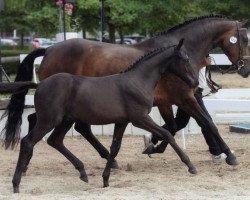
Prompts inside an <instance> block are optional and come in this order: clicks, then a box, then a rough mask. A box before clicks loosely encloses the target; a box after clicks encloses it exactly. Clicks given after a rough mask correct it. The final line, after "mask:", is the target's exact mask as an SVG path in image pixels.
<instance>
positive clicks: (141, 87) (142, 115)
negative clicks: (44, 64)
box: [0, 40, 198, 192]
mask: <svg viewBox="0 0 250 200" xmlns="http://www.w3.org/2000/svg"><path fill="white" fill-rule="evenodd" d="M182 43H183V40H181V41H180V43H179V44H178V46H170V47H163V48H160V49H156V50H154V51H152V52H150V53H148V54H146V55H145V56H143V57H142V58H141V59H139V60H138V61H137V62H135V63H134V64H133V65H131V66H130V67H129V68H128V69H127V70H126V71H124V72H122V73H120V74H115V75H110V76H104V77H84V76H77V75H72V74H69V73H58V74H55V75H53V76H50V77H49V78H47V79H45V80H43V81H42V82H41V83H40V84H39V85H38V87H37V89H36V93H35V109H36V116H37V121H36V124H35V127H34V128H33V129H32V130H31V131H30V132H29V133H28V135H26V136H25V137H24V138H23V139H22V140H21V146H20V153H19V158H18V163H17V166H16V171H15V174H14V177H13V181H12V182H13V188H14V192H19V184H20V181H21V174H22V172H24V171H25V169H26V165H28V163H29V161H30V159H31V157H32V154H33V148H34V145H35V144H36V143H37V142H38V141H40V140H41V139H42V138H43V137H44V136H45V135H46V134H47V133H48V132H49V131H51V130H52V129H54V131H53V133H52V134H51V136H50V137H49V138H48V144H50V145H52V146H54V147H55V148H57V149H58V150H59V151H61V150H62V148H64V150H65V147H63V146H58V147H57V146H55V144H56V143H57V142H59V144H61V142H62V141H60V140H61V139H62V138H60V134H62V135H65V134H66V132H67V131H68V130H69V129H70V127H71V126H72V124H73V123H74V122H81V123H86V124H95V125H103V124H110V123H115V128H114V135H113V141H112V144H111V147H110V154H109V157H108V159H107V160H108V161H107V164H106V167H105V169H104V171H103V175H102V176H103V184H104V187H107V186H109V176H110V168H111V164H112V162H113V160H114V158H115V157H116V156H117V154H118V152H119V149H120V146H121V142H122V137H123V133H124V131H125V128H126V126H127V124H128V123H129V122H132V124H133V125H134V126H136V127H139V128H142V129H145V130H147V131H150V132H152V133H153V134H157V135H159V136H161V137H163V138H164V140H166V141H168V142H169V143H170V144H171V146H172V147H173V149H174V150H175V151H176V153H177V154H178V156H179V157H180V159H181V160H182V162H184V163H185V164H186V165H187V166H188V171H189V172H190V173H192V174H196V173H197V171H196V169H195V167H194V166H193V164H192V163H191V162H190V160H189V158H188V156H187V155H186V154H185V153H184V152H183V151H182V150H181V148H179V146H178V145H177V143H176V142H175V140H174V138H173V136H172V135H171V133H170V132H168V131H167V130H166V129H164V128H162V127H160V126H158V125H157V124H156V123H155V122H154V121H153V120H152V119H151V118H150V116H149V115H148V114H149V112H150V110H151V109H152V106H153V101H154V88H155V87H156V85H157V82H158V81H159V79H160V78H161V76H162V74H164V73H174V74H176V76H178V77H180V78H181V79H182V80H184V81H186V82H187V83H188V84H189V85H190V86H192V87H195V86H196V85H197V84H198V79H197V76H196V73H195V70H194V69H193V68H192V67H191V65H190V63H189V60H188V56H187V54H186V52H185V50H184V49H181V46H182ZM7 84H8V83H7ZM18 85H19V83H18V82H17V83H16V86H18ZM0 86H1V85H0ZM14 86H15V85H14ZM14 86H13V84H12V85H11V87H10V91H13V90H14V89H13V87H14ZM34 87H36V85H35V84H34V83H30V82H28V83H27V85H26V89H28V88H34ZM0 88H1V87H0ZM20 89H24V85H23V83H21V84H20ZM5 90H6V88H5ZM58 136H59V137H58ZM5 137H8V136H7V135H6V136H5ZM5 142H9V141H8V140H7V141H5ZM11 142H12V144H14V143H15V142H16V137H12V141H11ZM6 145H7V146H8V145H9V144H6ZM67 158H68V159H69V160H70V161H71V160H74V159H75V157H74V156H73V155H68V157H67ZM72 163H73V164H74V163H75V161H72ZM75 167H76V168H77V169H78V170H79V172H80V174H81V177H80V178H81V179H82V180H83V181H85V182H88V177H87V174H86V172H85V169H84V165H83V163H82V162H80V163H78V165H76V166H75Z"/></svg>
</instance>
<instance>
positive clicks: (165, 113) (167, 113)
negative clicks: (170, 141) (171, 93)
mask: <svg viewBox="0 0 250 200" xmlns="http://www.w3.org/2000/svg"><path fill="white" fill-rule="evenodd" d="M158 108H159V111H160V114H161V116H162V118H163V120H164V121H165V123H166V124H164V125H163V126H162V127H163V128H164V129H166V130H168V131H169V132H170V133H171V134H172V135H173V136H174V135H175V133H176V124H175V120H174V115H173V109H172V106H171V105H170V106H167V105H159V106H158ZM159 140H163V138H162V137H159V136H157V135H156V134H152V143H153V144H156V143H157V142H158V141H159ZM153 144H150V145H149V146H147V147H146V148H145V150H144V151H143V154H154V153H163V152H164V151H165V149H166V147H167V143H166V141H165V140H163V141H162V142H161V143H160V144H159V145H157V146H156V147H154V145H153Z"/></svg>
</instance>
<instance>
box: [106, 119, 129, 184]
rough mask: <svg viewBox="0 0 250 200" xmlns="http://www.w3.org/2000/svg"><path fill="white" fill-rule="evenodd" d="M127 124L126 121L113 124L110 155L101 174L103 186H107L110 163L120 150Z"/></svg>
mask: <svg viewBox="0 0 250 200" xmlns="http://www.w3.org/2000/svg"><path fill="white" fill-rule="evenodd" d="M127 125H128V123H124V124H115V129H114V135H113V141H112V144H111V147H110V155H109V157H108V161H107V164H106V167H105V169H104V171H103V174H102V177H103V187H108V186H109V176H110V169H111V165H112V162H113V160H114V159H115V157H116V156H117V154H118V152H119V150H120V147H121V143H122V137H123V133H124V131H125V129H126V127H127Z"/></svg>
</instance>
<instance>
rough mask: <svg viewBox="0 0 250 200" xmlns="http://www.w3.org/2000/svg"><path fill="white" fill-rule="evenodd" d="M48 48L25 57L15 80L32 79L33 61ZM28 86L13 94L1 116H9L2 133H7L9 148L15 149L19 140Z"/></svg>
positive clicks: (7, 145) (6, 139) (6, 140)
mask: <svg viewBox="0 0 250 200" xmlns="http://www.w3.org/2000/svg"><path fill="white" fill-rule="evenodd" d="M45 52H46V49H43V48H41V49H36V50H34V51H32V52H31V53H30V54H29V55H27V56H26V57H25V59H24V60H23V62H22V63H21V64H20V66H19V68H18V72H17V76H16V79H15V82H19V81H31V80H32V75H33V63H34V60H35V58H37V57H39V56H43V55H44V54H45ZM28 88H29V87H28V86H27V87H22V88H20V90H19V89H18V90H19V91H20V92H18V93H15V94H13V95H12V96H11V99H10V102H9V104H8V106H7V110H6V111H5V113H4V114H3V116H2V117H1V119H2V118H4V117H6V116H7V117H8V119H7V121H6V124H5V127H4V129H3V130H2V134H3V135H5V141H4V145H5V148H6V149H8V148H9V147H10V146H11V148H12V149H13V148H14V147H15V144H16V143H17V142H18V141H19V137H20V126H21V124H22V114H23V109H24V102H25V95H26V94H27V92H28ZM4 132H5V133H4Z"/></svg>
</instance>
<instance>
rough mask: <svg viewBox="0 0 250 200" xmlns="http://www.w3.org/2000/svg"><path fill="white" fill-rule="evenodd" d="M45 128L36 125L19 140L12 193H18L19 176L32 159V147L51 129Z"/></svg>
mask: <svg viewBox="0 0 250 200" xmlns="http://www.w3.org/2000/svg"><path fill="white" fill-rule="evenodd" d="M45 127H46V126H40V125H36V126H35V128H34V129H33V130H32V131H31V132H29V133H28V135H26V136H25V137H24V138H23V139H22V140H21V145H20V152H19V157H18V161H17V165H16V170H15V174H14V176H13V179H12V183H13V189H14V193H18V192H19V185H20V181H21V175H22V172H23V171H24V170H25V168H26V165H27V163H29V160H30V159H31V157H32V154H33V147H34V146H35V144H36V143H37V142H38V141H40V140H41V139H42V138H43V137H44V136H45V135H46V133H48V132H49V131H50V130H51V129H52V128H45Z"/></svg>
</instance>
